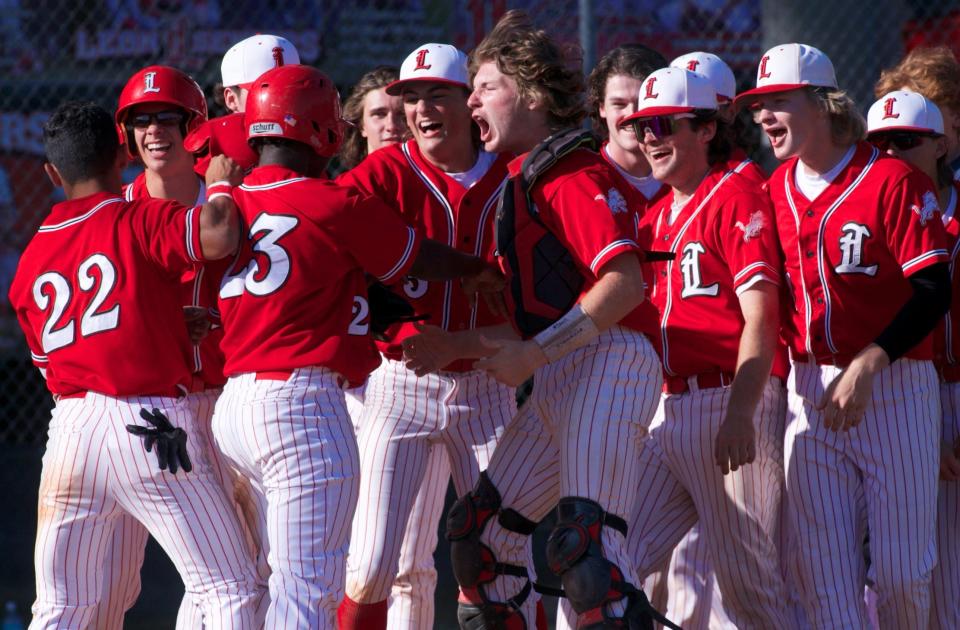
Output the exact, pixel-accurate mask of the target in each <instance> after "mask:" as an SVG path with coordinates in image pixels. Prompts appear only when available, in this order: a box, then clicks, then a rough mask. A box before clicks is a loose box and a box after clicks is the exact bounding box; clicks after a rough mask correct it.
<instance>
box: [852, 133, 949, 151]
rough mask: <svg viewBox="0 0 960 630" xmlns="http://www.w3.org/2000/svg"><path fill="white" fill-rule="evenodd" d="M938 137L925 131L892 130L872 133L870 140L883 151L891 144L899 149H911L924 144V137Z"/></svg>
mask: <svg viewBox="0 0 960 630" xmlns="http://www.w3.org/2000/svg"><path fill="white" fill-rule="evenodd" d="M936 137H937V136H936V134H932V133H927V132H923V131H891V132H888V133H878V134H875V135H871V136H870V137H869V138H868V140H869V142H870V144H872V145H873V146H875V147H877V148H878V149H880V150H881V151H886V150H887V149H889V148H890V147H891V146H892V147H893V148H894V149H896V150H897V151H909V150H910V149H916V148H917V147H919V146H920V145H921V144H923V139H924V138H936Z"/></svg>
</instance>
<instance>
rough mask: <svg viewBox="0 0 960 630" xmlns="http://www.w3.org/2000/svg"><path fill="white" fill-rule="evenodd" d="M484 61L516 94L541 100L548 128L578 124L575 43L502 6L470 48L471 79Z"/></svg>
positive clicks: (580, 104) (580, 95)
mask: <svg viewBox="0 0 960 630" xmlns="http://www.w3.org/2000/svg"><path fill="white" fill-rule="evenodd" d="M488 61H490V62H494V63H496V64H497V69H498V70H499V71H500V72H502V73H503V74H505V75H508V76H510V77H512V78H513V80H514V81H515V82H516V84H517V90H518V91H519V92H520V96H521V97H522V98H525V99H531V100H532V99H539V100H540V101H541V102H543V104H544V105H545V107H546V112H547V124H548V125H549V127H550V128H551V129H552V130H557V129H562V128H564V127H573V126H576V125H579V124H580V122H581V121H582V120H583V117H584V116H585V115H586V110H585V108H584V104H585V103H584V101H585V99H584V80H583V71H582V64H583V60H582V55H581V54H580V49H579V47H577V46H566V47H562V46H560V45H559V44H557V43H556V42H554V41H553V40H552V39H551V38H550V36H549V35H547V33H546V31H543V30H541V29H537V28H535V27H534V26H533V22H532V21H531V20H530V17H529V16H528V15H527V14H526V13H524V12H523V11H518V10H511V11H507V12H506V13H505V14H504V15H503V17H502V18H500V21H499V22H497V24H496V26H494V27H493V30H492V31H490V33H489V34H488V35H487V36H486V37H484V38H483V41H482V42H480V44H479V45H478V46H477V47H476V48H475V49H474V50H473V52H471V53H470V76H471V80H472V77H473V76H474V75H476V73H477V68H478V67H479V66H480V64H482V63H485V62H488Z"/></svg>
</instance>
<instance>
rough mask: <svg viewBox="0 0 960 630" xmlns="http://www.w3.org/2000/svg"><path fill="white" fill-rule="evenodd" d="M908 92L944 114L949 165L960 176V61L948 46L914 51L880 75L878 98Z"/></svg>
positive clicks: (955, 174) (876, 93)
mask: <svg viewBox="0 0 960 630" xmlns="http://www.w3.org/2000/svg"><path fill="white" fill-rule="evenodd" d="M896 90H907V91H908V92H919V93H920V94H923V95H924V96H926V97H927V98H929V99H930V100H932V101H933V102H934V103H936V105H937V107H938V108H939V109H940V113H941V114H942V115H943V136H944V139H945V140H946V141H947V163H948V164H949V165H950V168H951V169H953V173H954V177H955V178H956V177H957V176H958V175H960V62H958V61H957V57H956V55H955V54H954V53H953V51H952V50H951V49H950V48H949V47H948V46H937V47H934V48H927V47H920V48H914V49H913V50H911V51H910V52H909V53H907V55H906V56H905V57H904V58H903V59H901V60H900V62H899V63H897V65H895V66H894V67H892V68H887V69H886V70H884V71H883V72H881V73H880V78H879V79H878V80H877V84H876V85H875V86H874V88H873V91H874V96H876V97H877V98H880V97H881V96H883V95H884V94H886V93H887V92H893V91H896Z"/></svg>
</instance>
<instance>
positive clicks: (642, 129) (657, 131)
mask: <svg viewBox="0 0 960 630" xmlns="http://www.w3.org/2000/svg"><path fill="white" fill-rule="evenodd" d="M683 118H694V115H693V114H674V115H672V116H653V117H651V118H637V119H636V120H634V121H632V123H631V124H632V125H633V133H635V134H636V135H637V140H638V141H639V142H643V139H644V137H646V135H647V132H648V131H649V132H650V133H652V134H653V137H655V138H656V139H657V140H662V139H663V138H665V137H667V136H671V135H673V134H674V132H675V131H676V124H677V121H678V120H681V119H683Z"/></svg>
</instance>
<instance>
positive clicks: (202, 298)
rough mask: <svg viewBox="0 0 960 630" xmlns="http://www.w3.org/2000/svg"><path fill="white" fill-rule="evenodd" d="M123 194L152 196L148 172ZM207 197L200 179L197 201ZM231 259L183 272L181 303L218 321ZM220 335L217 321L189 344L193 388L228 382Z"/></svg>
mask: <svg viewBox="0 0 960 630" xmlns="http://www.w3.org/2000/svg"><path fill="white" fill-rule="evenodd" d="M123 194H124V198H125V199H126V200H127V201H132V200H134V199H147V198H150V191H149V190H147V176H146V172H142V173H140V174H139V175H137V177H136V179H134V180H133V182H131V183H130V184H127V185H126V186H125V187H124V190H123ZM205 197H206V186H205V185H204V183H203V182H202V181H201V182H200V194H199V195H198V197H197V204H198V205H199V204H202V203H203V201H204V198H205ZM230 263H231V260H230V259H229V258H226V259H224V260H216V261H213V262H210V263H206V264H203V265H194V266H193V267H192V268H191V269H190V270H188V271H187V272H186V273H184V274H183V277H182V278H181V281H182V283H183V291H182V297H181V300H182V302H181V304H183V305H184V306H200V307H203V308H206V309H208V310H209V311H211V313H212V315H211V317H212V319H213V320H214V321H217V320H218V316H217V315H216V313H217V310H216V309H217V293H218V292H219V291H220V279H221V278H223V274H224V273H225V272H226V270H227V267H229V266H230ZM182 321H183V316H182V314H181V317H180V322H175V323H172V324H171V325H174V326H176V325H180V323H181V322H182ZM184 325H185V324H184ZM221 339H223V329H222V328H221V327H220V326H219V325H215V326H214V327H213V328H212V329H211V330H210V333H209V334H208V335H207V336H206V337H204V338H203V340H202V341H201V342H200V343H199V344H190V347H189V350H190V353H191V355H192V356H193V373H194V376H195V377H196V379H195V382H194V383H193V385H192V387H191V389H192V390H193V389H204V388H205V387H222V386H223V384H224V383H226V382H227V378H226V376H224V375H223V362H224V357H223V351H222V350H220V340H221Z"/></svg>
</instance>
